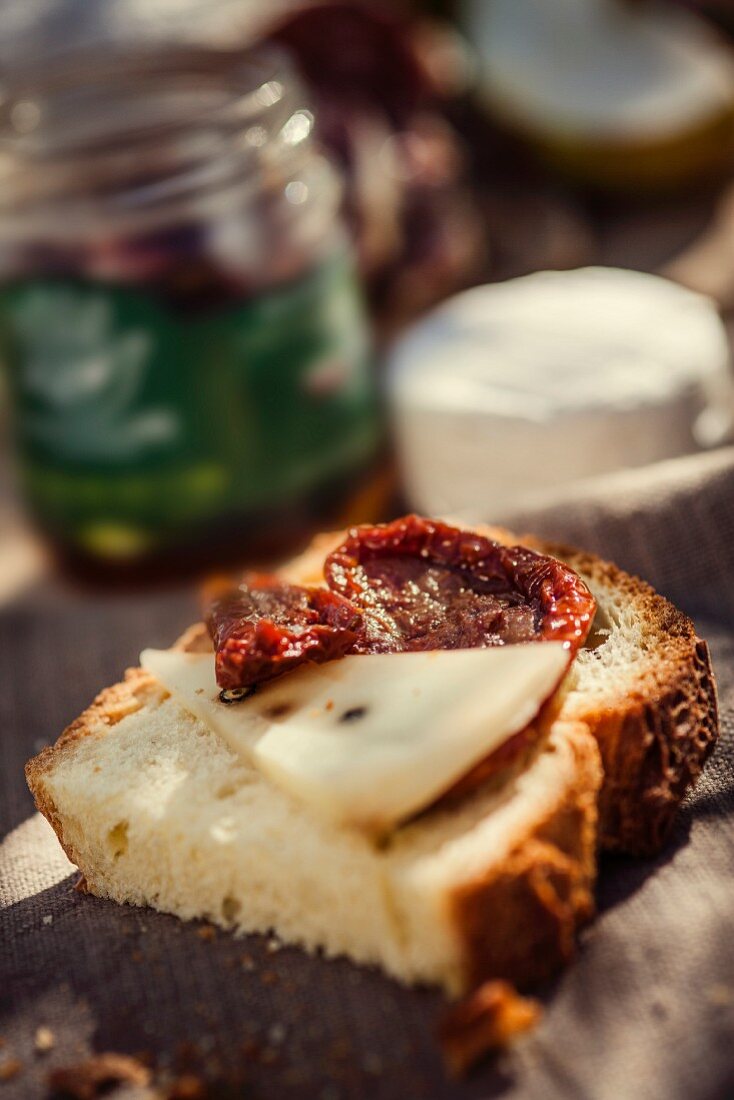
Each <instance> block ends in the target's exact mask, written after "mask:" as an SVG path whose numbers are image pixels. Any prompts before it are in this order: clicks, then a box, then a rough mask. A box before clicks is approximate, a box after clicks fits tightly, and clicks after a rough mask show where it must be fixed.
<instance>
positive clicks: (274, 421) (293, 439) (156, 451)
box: [0, 256, 378, 553]
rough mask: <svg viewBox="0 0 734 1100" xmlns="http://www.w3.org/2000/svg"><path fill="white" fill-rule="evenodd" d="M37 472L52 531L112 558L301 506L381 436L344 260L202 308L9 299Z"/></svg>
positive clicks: (117, 299)
mask: <svg viewBox="0 0 734 1100" xmlns="http://www.w3.org/2000/svg"><path fill="white" fill-rule="evenodd" d="M0 354H1V355H2V358H3V360H4V361H5V363H6V365H7V368H8V371H9V378H10V385H11V391H12V393H13V397H14V403H15V414H16V415H15V420H16V432H17V437H18V440H19V446H20V453H21V458H22V469H23V475H24V478H25V481H26V485H27V491H28V493H29V496H30V499H31V502H32V504H33V505H34V507H35V509H36V511H37V513H38V514H39V516H40V518H41V519H42V520H43V521H44V522H45V523H46V525H47V526H49V527H51V528H52V529H55V530H56V531H58V532H60V533H61V534H62V536H63V537H65V538H66V539H68V540H71V541H72V542H75V543H77V544H79V545H80V546H84V547H85V548H87V549H93V550H96V551H97V552H101V553H105V552H108V553H125V552H130V553H133V552H136V551H137V550H142V549H146V548H149V547H151V546H154V545H156V544H157V543H158V542H160V541H161V540H163V539H165V538H166V536H167V535H168V534H170V533H171V532H174V531H179V530H189V529H192V528H195V527H196V528H200V527H202V526H203V525H205V524H206V523H207V522H208V521H211V520H214V519H221V518H225V517H228V516H242V515H246V514H248V513H255V512H257V511H259V510H261V509H272V508H278V507H287V506H288V503H289V501H295V500H297V499H298V498H299V497H300V496H302V495H303V494H305V493H308V492H310V491H311V490H314V489H317V488H318V487H319V486H321V485H323V484H325V483H327V482H328V481H329V480H330V479H333V478H335V477H337V476H338V475H340V474H344V475H348V473H349V472H350V470H354V469H356V468H358V467H359V465H360V464H362V463H364V462H365V461H366V460H367V459H368V458H369V456H370V454H371V453H372V452H373V450H374V446H375V443H376V440H377V435H378V424H377V414H376V404H375V399H374V387H373V382H372V378H371V373H370V361H369V347H368V339H367V328H366V322H365V317H364V315H363V312H362V307H361V301H360V297H359V294H358V290H357V287H356V284H355V280H354V278H353V274H352V269H351V264H350V262H349V261H348V259H347V258H346V257H344V256H339V257H337V258H336V259H334V260H332V261H331V262H330V263H328V264H326V265H324V266H322V267H320V268H319V269H317V270H316V271H315V272H312V273H311V274H309V275H308V276H307V277H306V278H303V279H301V280H299V281H298V282H295V283H292V284H290V285H289V286H287V287H285V288H283V289H280V290H278V291H275V292H270V293H269V294H267V295H264V296H262V297H260V298H257V299H254V300H251V301H249V302H247V303H245V304H240V305H231V306H227V307H226V308H220V309H218V310H216V311H208V312H206V313H204V312H202V313H201V314H197V313H193V314H191V315H189V316H187V315H186V314H185V313H184V312H182V311H181V310H180V309H174V308H172V307H170V306H167V305H166V304H165V302H164V301H162V300H161V299H160V298H157V297H155V296H154V295H153V294H151V293H146V292H144V291H141V290H136V289H129V288H125V287H120V286H110V285H106V284H97V283H92V282H84V281H80V280H79V281H77V280H70V279H33V280H27V281H23V282H16V283H14V284H12V285H8V286H6V287H5V288H4V289H2V290H0Z"/></svg>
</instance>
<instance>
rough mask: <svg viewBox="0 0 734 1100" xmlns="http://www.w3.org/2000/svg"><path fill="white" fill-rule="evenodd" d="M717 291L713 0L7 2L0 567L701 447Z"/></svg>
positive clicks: (250, 535)
mask: <svg viewBox="0 0 734 1100" xmlns="http://www.w3.org/2000/svg"><path fill="white" fill-rule="evenodd" d="M639 273H645V274H644V275H642V274H639ZM733 310H734V5H732V4H730V3H728V2H727V0H720V2H718V3H717V2H714V0H712V2H710V3H704V2H701V3H694V2H691V3H676V2H675V0H635V2H633V0H463V2H456V3H451V2H449V0H446V2H434V3H431V2H428V0H426V2H423V3H421V2H419V0H414V2H410V0H405V2H402V3H398V2H397V0H392V2H389V3H388V2H387V0H385V2H383V3H380V2H379V0H372V2H370V0H351V2H350V0H340V2H319V3H310V2H299V0H270V2H269V3H267V4H265V3H262V2H260V3H258V2H257V0H96V2H95V3H94V4H90V3H89V2H88V0H5V2H4V3H3V4H2V5H1V6H0V362H1V365H2V375H1V378H2V383H1V389H0V452H1V453H0V598H5V599H7V598H8V597H10V596H11V595H13V594H15V593H17V592H18V591H20V590H22V589H24V588H27V587H28V586H29V585H33V584H36V583H38V581H39V579H40V578H42V577H48V576H49V575H53V576H55V577H62V578H65V579H73V582H74V584H77V585H78V584H84V585H100V584H101V585H104V586H108V587H109V586H111V587H113V588H114V587H118V586H120V585H121V584H123V583H124V584H126V585H127V584H128V583H130V584H133V585H137V584H141V583H145V584H148V583H150V582H153V583H158V584H160V583H163V582H170V581H171V580H173V579H178V578H191V577H195V576H197V575H200V574H203V573H204V572H207V571H210V570H213V569H217V568H221V567H230V566H239V565H243V564H246V563H248V562H253V561H257V562H258V563H269V562H275V561H277V560H278V559H280V558H283V557H285V556H287V555H290V554H292V553H294V552H296V551H297V550H298V549H299V548H300V547H301V546H303V545H304V543H305V542H306V541H307V540H308V538H309V537H310V535H311V534H312V533H313V532H315V531H318V530H322V529H325V528H328V527H338V526H342V525H344V524H346V523H351V522H358V521H373V520H380V519H386V518H389V517H390V516H391V515H395V514H397V513H398V512H399V511H404V510H407V509H409V508H414V509H417V510H422V511H426V512H432V513H436V514H437V513H442V514H446V515H451V516H457V517H459V518H461V519H464V520H466V521H467V522H469V521H479V520H489V521H497V520H502V519H505V518H507V517H508V516H511V515H512V514H513V512H514V511H515V510H517V509H518V508H519V507H520V508H524V507H531V506H532V505H533V504H535V503H537V502H538V501H539V500H542V501H543V502H545V503H547V502H548V501H554V500H558V501H559V502H562V501H563V499H564V496H565V494H567V493H569V492H571V493H572V492H574V491H575V490H576V489H577V487H578V485H583V484H586V485H588V484H589V481H590V480H592V481H593V479H596V478H602V479H603V478H605V477H608V476H613V475H614V473H615V472H616V471H619V470H623V469H630V468H633V469H637V468H647V467H649V466H650V465H652V464H655V463H658V462H661V461H668V460H670V459H673V460H675V459H676V458H678V457H680V456H685V455H688V454H693V453H696V452H699V451H703V450H711V449H714V448H718V447H722V446H726V445H727V444H728V443H730V442H731V441H732V420H733V419H734V396H733V391H732V376H731V366H730V350H729V349H730V344H729V332H730V318H731V315H732V311H733Z"/></svg>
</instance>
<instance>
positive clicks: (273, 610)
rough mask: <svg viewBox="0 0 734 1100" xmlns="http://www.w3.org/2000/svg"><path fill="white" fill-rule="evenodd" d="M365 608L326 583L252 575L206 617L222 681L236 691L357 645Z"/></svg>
mask: <svg viewBox="0 0 734 1100" xmlns="http://www.w3.org/2000/svg"><path fill="white" fill-rule="evenodd" d="M360 623H361V614H360V612H359V611H358V610H357V608H355V607H354V606H353V605H352V604H351V603H349V602H348V601H347V600H345V599H343V598H342V597H341V596H339V595H338V594H336V593H334V592H330V591H329V590H328V589H326V588H304V587H301V586H300V585H295V584H285V583H283V581H280V580H278V578H277V577H270V576H267V575H265V576H263V575H257V576H251V577H249V578H248V579H247V580H246V581H245V583H243V584H241V585H240V586H239V587H238V588H236V589H234V590H233V591H232V592H230V593H228V594H226V595H225V596H223V597H222V598H220V599H218V600H217V601H216V602H215V603H214V604H213V606H212V608H211V610H210V612H209V616H208V618H207V626H208V628H209V633H210V634H211V636H212V640H213V642H214V650H215V669H216V676H217V683H218V684H219V686H220V687H221V688H224V689H226V690H228V691H231V690H233V689H235V688H246V687H252V686H253V685H254V684H259V683H262V682H263V681H265V680H271V679H272V678H273V677H274V676H280V674H281V673H283V672H287V671H288V670H289V669H292V668H293V667H294V666H296V665H299V664H302V663H303V662H304V661H316V662H321V661H331V660H333V659H334V658H335V657H343V656H344V654H345V653H347V652H348V651H349V650H350V649H352V647H353V645H354V642H355V641H356V638H357V631H358V630H359V627H360Z"/></svg>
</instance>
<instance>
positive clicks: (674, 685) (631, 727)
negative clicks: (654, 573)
mask: <svg viewBox="0 0 734 1100" xmlns="http://www.w3.org/2000/svg"><path fill="white" fill-rule="evenodd" d="M525 541H527V543H528V544H531V545H535V546H536V547H538V548H539V549H542V550H543V552H544V553H547V554H552V555H554V556H555V557H559V558H562V559H563V560H564V561H566V562H568V564H569V565H570V566H571V567H572V568H573V569H575V570H576V571H577V572H578V573H580V574H581V575H582V576H583V577H585V578H586V579H588V580H590V581H591V582H592V584H593V585H594V586H595V587H596V588H597V589H602V590H604V589H606V590H613V591H614V592H615V593H623V594H624V597H625V599H626V600H628V601H629V602H630V603H631V604H632V605H633V607H634V610H635V614H636V615H637V616H638V617H639V618H640V619H642V621H643V622H644V625H645V629H646V634H647V642H648V645H654V647H655V653H656V664H655V669H654V671H651V670H650V667H649V666H647V667H646V668H645V669H643V670H642V671H641V672H640V674H639V676H638V679H637V682H636V684H635V686H634V690H633V691H631V692H625V693H624V694H621V693H620V695H619V698H617V699H615V700H614V705H613V706H608V707H606V708H604V709H599V708H594V707H593V706H589V705H588V703H586V702H585V701H584V699H583V697H582V696H581V695H575V696H574V695H571V696H570V697H569V698H568V700H567V704H566V706H565V707H564V710H563V717H565V718H571V719H577V720H579V721H582V722H585V723H586V724H587V726H588V727H589V729H590V730H591V732H592V733H593V734H594V736H595V738H596V740H597V743H598V745H599V748H600V750H601V756H602V763H603V765H604V773H605V780H604V785H603V787H602V792H601V795H600V803H599V819H600V841H601V844H602V846H603V847H604V848H605V849H607V850H609V851H620V852H626V853H629V854H631V855H651V854H654V853H655V852H658V851H659V850H660V848H661V847H662V846H663V844H664V843H665V841H666V840H667V838H668V836H669V834H670V830H671V828H672V826H673V821H674V819H675V814H676V811H677V809H678V806H679V805H680V803H681V802H682V800H683V798H684V797H685V795H686V792H687V791H688V790H689V789H690V787H691V786H692V785H693V784H694V783H695V782H696V780H697V779H698V777H699V775H700V774H701V771H702V769H703V766H704V764H705V763H706V761H707V759H708V757H709V755H710V753H711V751H712V749H713V747H714V745H715V744H716V739H717V737H718V732H719V711H718V700H717V695H716V681H715V678H714V672H713V668H712V667H711V657H710V654H709V650H708V646H707V644H706V642H705V641H703V640H702V639H701V638H699V637H697V635H696V631H695V628H694V626H693V623H692V622H691V620H690V619H689V618H688V617H687V616H686V615H684V614H683V613H682V612H681V611H679V610H678V609H677V608H676V607H674V606H673V604H671V603H670V602H669V601H668V600H666V599H664V598H663V597H662V596H660V595H658V593H657V592H655V590H654V589H653V588H652V587H651V586H650V585H649V584H647V583H646V582H645V581H643V580H640V578H639V577H633V576H630V575H629V574H627V573H624V572H623V571H622V570H621V569H619V568H618V567H617V566H616V565H613V564H612V563H611V562H607V561H603V560H602V559H601V558H597V557H596V556H595V555H593V554H587V553H584V552H581V551H578V550H573V549H571V548H569V547H565V546H559V545H556V544H548V543H543V542H540V541H539V540H537V539H532V538H528V539H527V540H525Z"/></svg>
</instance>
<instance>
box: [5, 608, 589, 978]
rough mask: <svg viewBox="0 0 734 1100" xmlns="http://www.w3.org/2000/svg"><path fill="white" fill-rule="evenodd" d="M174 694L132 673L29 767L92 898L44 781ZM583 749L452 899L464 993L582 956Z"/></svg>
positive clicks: (198, 633)
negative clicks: (508, 842)
mask: <svg viewBox="0 0 734 1100" xmlns="http://www.w3.org/2000/svg"><path fill="white" fill-rule="evenodd" d="M206 644H208V638H207V635H206V631H205V628H204V627H203V625H201V624H197V625H195V626H193V627H191V628H190V629H189V630H188V631H186V633H185V634H184V635H183V636H182V638H180V639H179V641H178V643H177V645H178V646H180V647H181V648H185V649H187V650H195V649H197V648H200V647H201V646H202V645H206ZM167 695H168V693H167V692H166V691H165V690H164V689H162V688H161V686H160V684H159V683H158V682H157V681H156V680H155V679H154V678H153V677H152V676H151V675H150V674H149V673H147V672H145V671H144V670H143V669H139V668H135V669H129V670H128V671H127V673H126V675H125V679H124V681H123V682H121V683H119V684H114V685H113V686H112V687H109V688H106V689H105V690H104V691H102V692H101V693H100V694H99V695H98V696H97V698H96V699H95V700H94V702H93V703H92V704H91V705H90V706H89V707H88V708H87V709H86V710H85V711H84V712H83V714H81V715H80V716H79V718H77V719H76V721H74V722H72V724H71V725H70V726H68V727H67V729H66V730H65V731H64V732H63V733H62V734H61V736H60V737H59V739H58V741H57V742H56V744H55V745H52V746H49V747H48V748H45V749H43V750H42V752H40V753H39V754H38V756H36V757H34V758H33V759H31V760H30V761H29V762H28V764H27V765H26V770H25V771H26V779H27V782H28V786H29V788H30V790H31V792H32V794H33V797H34V799H35V803H36V807H37V808H38V810H39V812H40V813H41V814H43V816H44V817H45V818H46V819H47V820H48V821H49V823H50V824H51V826H52V827H53V829H54V831H55V832H56V835H57V837H58V839H59V842H60V843H61V846H62V847H63V849H64V851H65V852H66V854H67V856H68V857H69V859H70V860H71V861H72V863H75V864H76V865H77V866H78V867H79V868H80V870H81V871H82V873H83V875H84V879H85V892H90V893H99V894H101V895H102V896H106V893H107V892H106V890H105V889H104V888H102V887H101V886H100V885H99V884H97V883H96V882H95V874H94V867H91V866H88V865H86V863H85V861H84V860H80V854H79V853H77V852H76V851H75V849H74V847H73V845H72V844H71V843H69V841H68V839H67V837H65V835H64V828H63V818H62V817H61V815H60V814H59V813H58V812H57V809H56V806H55V804H54V802H53V799H52V798H51V797H50V796H49V793H48V790H47V788H46V784H45V782H44V777H45V775H46V773H47V772H49V771H52V770H53V769H54V768H55V767H56V765H57V764H58V763H59V761H60V760H61V759H62V758H63V757H64V756H65V755H66V754H67V753H70V752H73V751H74V749H75V747H76V746H77V745H78V743H79V742H80V741H81V740H82V739H84V738H94V737H99V738H101V737H104V736H105V735H106V733H107V732H108V731H109V729H110V728H111V727H112V726H114V725H116V724H117V722H119V721H121V720H122V719H123V718H124V717H126V716H127V715H129V714H133V713H135V712H136V711H138V710H140V709H141V708H142V707H144V706H145V705H146V704H148V703H153V704H155V703H156V702H157V701H160V700H162V699H164V698H166V697H167ZM564 738H565V739H566V740H567V741H568V742H569V743H570V744H571V745H572V748H573V768H574V781H573V782H572V783H571V784H569V786H568V788H567V789H566V791H565V794H564V797H563V799H562V801H560V802H559V803H558V804H556V806H554V807H553V809H552V811H550V812H549V814H548V815H547V816H546V818H545V819H544V820H543V821H541V822H538V823H537V824H536V825H535V827H534V828H533V829H532V830H531V831H530V832H529V833H528V835H527V837H525V838H524V839H523V841H522V843H521V844H519V845H518V846H517V847H516V848H515V849H514V850H513V851H512V852H511V853H510V855H509V857H508V858H507V860H506V861H505V863H504V864H503V866H502V867H501V868H498V867H497V866H496V865H495V861H494V853H492V852H489V853H487V856H488V861H489V862H490V869H489V870H488V871H487V872H486V873H484V874H478V875H475V876H474V877H473V878H472V879H471V880H469V881H466V882H464V883H463V884H462V885H461V887H460V888H457V889H456V890H455V891H454V892H453V893H452V894H450V895H449V897H448V899H447V909H448V914H449V924H450V927H451V928H452V930H453V934H454V936H455V937H456V940H457V942H458V944H459V948H460V953H461V955H462V956H463V959H464V966H463V971H464V973H463V986H462V988H463V989H464V990H468V989H471V988H473V986H474V985H476V984H477V983H478V982H480V981H483V980H484V979H486V978H491V977H503V978H507V979H509V980H511V981H513V982H515V983H517V984H519V985H521V986H528V985H533V984H535V983H536V982H539V981H541V980H543V979H545V978H546V977H547V976H549V975H550V974H552V973H555V972H556V971H557V970H558V969H559V968H560V967H561V966H562V965H564V964H565V963H566V962H568V960H569V959H570V958H571V957H572V955H573V951H574V945H575V934H576V931H577V930H578V928H579V927H580V926H581V925H582V924H583V923H584V922H585V921H587V920H589V919H590V918H591V916H592V915H593V912H594V904H593V893H592V891H593V886H594V879H595V872H596V865H595V855H596V839H595V838H596V820H597V813H596V794H597V791H598V788H599V785H600V783H601V776H602V771H601V764H600V760H599V753H598V749H597V747H596V745H595V743H594V741H593V739H592V738H591V737H590V736H589V734H588V731H587V730H586V728H585V727H584V726H583V724H581V723H576V724H570V723H569V724H566V728H565V730H564Z"/></svg>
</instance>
